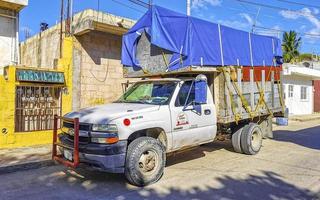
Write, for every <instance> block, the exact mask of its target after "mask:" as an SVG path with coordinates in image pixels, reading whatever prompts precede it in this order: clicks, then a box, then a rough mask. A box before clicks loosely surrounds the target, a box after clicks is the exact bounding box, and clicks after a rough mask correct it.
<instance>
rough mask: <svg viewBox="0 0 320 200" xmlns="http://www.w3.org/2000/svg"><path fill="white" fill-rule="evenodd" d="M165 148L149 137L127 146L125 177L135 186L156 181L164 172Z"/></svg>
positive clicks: (141, 138) (136, 140) (138, 139)
mask: <svg viewBox="0 0 320 200" xmlns="http://www.w3.org/2000/svg"><path fill="white" fill-rule="evenodd" d="M165 162H166V158H165V148H164V146H163V145H162V144H161V142H160V141H159V140H157V139H154V138H151V137H140V138H137V139H135V140H134V141H132V142H131V143H130V144H129V147H128V151H127V157H126V166H125V176H126V178H127V180H128V181H129V182H130V183H131V184H133V185H136V186H145V185H148V184H151V183H154V182H156V181H158V180H159V179H160V178H161V176H162V174H163V170H164V166H165Z"/></svg>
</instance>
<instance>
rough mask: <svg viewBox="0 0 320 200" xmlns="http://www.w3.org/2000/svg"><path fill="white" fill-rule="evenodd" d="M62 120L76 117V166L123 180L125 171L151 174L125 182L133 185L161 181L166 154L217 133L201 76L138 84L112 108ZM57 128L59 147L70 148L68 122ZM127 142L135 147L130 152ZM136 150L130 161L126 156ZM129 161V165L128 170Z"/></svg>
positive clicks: (93, 109) (67, 156) (67, 155)
mask: <svg viewBox="0 0 320 200" xmlns="http://www.w3.org/2000/svg"><path fill="white" fill-rule="evenodd" d="M64 117H66V118H69V119H70V118H71V119H74V118H78V119H79V155H80V162H82V163H86V164H89V165H90V166H92V167H95V168H99V169H101V170H104V171H107V172H114V173H126V174H127V178H128V176H133V175H132V174H131V175H128V174H130V173H131V172H129V171H135V172H134V173H135V175H136V176H139V174H140V175H141V174H144V175H143V176H141V177H145V174H149V177H150V176H151V178H149V179H146V180H144V179H143V178H142V179H143V180H141V177H140V179H139V178H138V179H139V181H138V182H137V181H130V179H131V180H132V179H133V178H132V177H131V178H128V179H129V181H130V182H134V184H136V185H141V184H142V185H144V184H147V183H149V182H154V181H155V180H157V179H158V178H159V177H160V175H161V174H162V172H163V167H164V165H165V154H166V153H169V152H173V151H177V150H180V149H183V148H188V147H191V146H196V145H200V144H203V143H208V142H211V141H213V140H214V138H215V136H216V132H217V119H216V109H215V105H214V101H213V97H212V94H211V93H210V90H209V88H208V85H207V79H206V76H204V75H198V76H197V77H196V78H164V79H148V80H142V81H139V82H137V83H135V84H134V85H133V86H132V87H130V88H129V89H128V90H127V91H126V92H125V93H124V94H123V96H121V97H120V98H119V99H118V100H117V101H115V102H113V103H111V104H106V105H100V106H96V107H90V108H85V109H81V110H79V111H75V112H71V113H68V114H66V115H65V116H64ZM61 130H62V133H61V134H59V139H60V141H61V143H62V144H63V145H67V146H72V144H73V142H74V141H73V139H74V135H73V134H74V129H73V124H72V123H70V122H67V121H63V122H62V128H61ZM137 141H140V142H138V144H135V143H137ZM132 144H135V145H134V146H135V147H136V146H138V148H137V149H135V148H131V146H132ZM143 144H145V145H146V146H149V147H148V148H146V149H145V151H144V152H142V151H139V150H141V148H142V149H143V147H144V145H143ZM60 151H61V152H62V154H63V156H64V158H65V159H68V160H72V159H73V158H72V152H71V151H70V150H68V149H65V148H60ZM135 151H138V153H136V154H137V155H136V154H134V155H133V156H136V157H135V158H131V157H130V156H128V155H129V154H130V155H132V154H133V153H132V152H135ZM137 157H139V158H137ZM130 158H131V159H133V160H134V161H133V162H132V163H131V166H127V165H128V163H130V161H128V159H130ZM136 165H137V166H138V167H137V168H136ZM130 167H131V168H133V169H130ZM136 169H137V170H136ZM153 171H154V172H155V174H156V175H153V173H151V172H153ZM142 172H145V173H142ZM137 174H138V175H137Z"/></svg>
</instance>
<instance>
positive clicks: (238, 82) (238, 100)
mask: <svg viewBox="0 0 320 200" xmlns="http://www.w3.org/2000/svg"><path fill="white" fill-rule="evenodd" d="M241 77H242V70H241V69H240V68H238V69H237V84H238V88H239V92H240V94H242V81H241ZM237 102H238V110H237V111H238V113H240V114H241V113H242V102H241V98H240V96H239V95H238V97H237Z"/></svg>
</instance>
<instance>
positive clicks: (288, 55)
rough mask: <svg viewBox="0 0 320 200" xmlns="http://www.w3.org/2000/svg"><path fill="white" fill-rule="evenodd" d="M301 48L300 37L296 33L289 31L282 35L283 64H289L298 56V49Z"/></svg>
mask: <svg viewBox="0 0 320 200" xmlns="http://www.w3.org/2000/svg"><path fill="white" fill-rule="evenodd" d="M300 46H301V37H299V36H298V34H297V32H295V31H289V32H284V33H283V38H282V49H283V60H284V62H291V61H293V60H294V59H295V58H296V57H297V56H299V49H300Z"/></svg>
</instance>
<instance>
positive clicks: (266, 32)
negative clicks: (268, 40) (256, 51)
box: [255, 25, 282, 37]
mask: <svg viewBox="0 0 320 200" xmlns="http://www.w3.org/2000/svg"><path fill="white" fill-rule="evenodd" d="M255 33H257V34H259V35H268V36H273V37H281V35H282V31H281V27H280V26H279V25H275V26H273V27H272V28H271V29H270V30H266V29H258V30H256V32H255Z"/></svg>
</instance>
